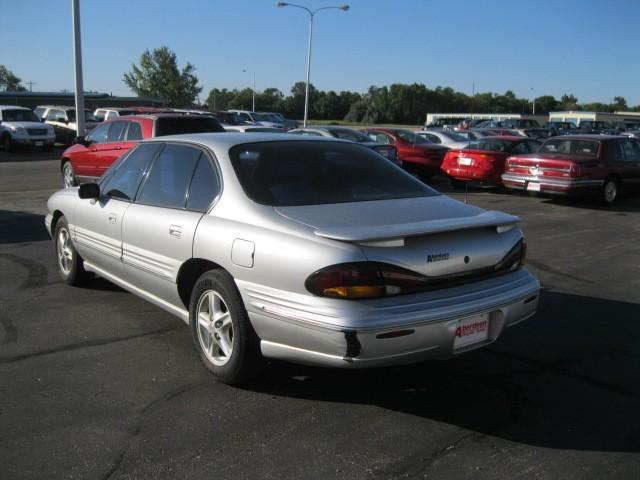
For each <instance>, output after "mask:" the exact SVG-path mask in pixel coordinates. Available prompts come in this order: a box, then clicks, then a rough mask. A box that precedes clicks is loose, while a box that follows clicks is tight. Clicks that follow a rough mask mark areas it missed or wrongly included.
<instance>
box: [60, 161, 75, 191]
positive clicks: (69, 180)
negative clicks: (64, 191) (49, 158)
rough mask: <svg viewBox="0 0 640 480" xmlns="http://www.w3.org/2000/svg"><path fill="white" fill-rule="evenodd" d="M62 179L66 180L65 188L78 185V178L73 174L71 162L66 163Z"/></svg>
mask: <svg viewBox="0 0 640 480" xmlns="http://www.w3.org/2000/svg"><path fill="white" fill-rule="evenodd" d="M62 179H63V182H64V188H69V187H75V186H76V179H75V177H74V176H73V168H72V167H71V163H70V162H67V163H65V164H64V167H63V169H62Z"/></svg>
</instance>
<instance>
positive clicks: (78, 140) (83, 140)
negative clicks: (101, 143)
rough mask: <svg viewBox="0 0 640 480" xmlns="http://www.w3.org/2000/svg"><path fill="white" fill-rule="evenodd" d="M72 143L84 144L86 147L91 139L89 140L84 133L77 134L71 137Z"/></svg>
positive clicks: (90, 142)
mask: <svg viewBox="0 0 640 480" xmlns="http://www.w3.org/2000/svg"><path fill="white" fill-rule="evenodd" d="M72 143H73V144H74V145H84V146H85V147H88V146H89V145H91V144H92V143H93V142H92V141H91V140H89V139H88V138H87V137H85V136H84V135H79V136H77V137H76V138H74V139H73V142H72Z"/></svg>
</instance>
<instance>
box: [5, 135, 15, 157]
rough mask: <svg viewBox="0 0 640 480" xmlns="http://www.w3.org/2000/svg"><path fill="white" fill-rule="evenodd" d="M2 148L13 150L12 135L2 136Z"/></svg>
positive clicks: (7, 150)
mask: <svg viewBox="0 0 640 480" xmlns="http://www.w3.org/2000/svg"><path fill="white" fill-rule="evenodd" d="M2 148H3V150H4V151H5V152H7V153H9V152H12V151H13V140H12V139H11V135H4V136H3V137H2Z"/></svg>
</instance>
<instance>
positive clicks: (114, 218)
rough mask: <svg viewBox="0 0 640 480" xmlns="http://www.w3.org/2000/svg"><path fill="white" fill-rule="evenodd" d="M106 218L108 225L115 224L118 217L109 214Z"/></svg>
mask: <svg viewBox="0 0 640 480" xmlns="http://www.w3.org/2000/svg"><path fill="white" fill-rule="evenodd" d="M107 218H108V219H109V223H116V221H117V220H118V216H117V215H116V214H115V213H110V214H109V215H108V216H107Z"/></svg>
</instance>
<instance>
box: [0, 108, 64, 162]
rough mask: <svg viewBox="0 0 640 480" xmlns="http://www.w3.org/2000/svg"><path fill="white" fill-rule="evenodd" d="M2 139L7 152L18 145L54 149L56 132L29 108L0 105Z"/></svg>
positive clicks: (0, 138) (0, 133) (0, 132)
mask: <svg viewBox="0 0 640 480" xmlns="http://www.w3.org/2000/svg"><path fill="white" fill-rule="evenodd" d="M0 141H1V143H2V146H3V148H4V151H5V152H10V151H11V150H13V148H14V147H15V146H17V145H25V146H30V147H41V148H43V149H45V150H52V149H53V144H54V143H55V141H56V134H55V132H54V130H53V127H51V126H49V125H45V124H44V123H42V122H41V121H40V119H39V118H38V116H37V115H36V114H35V113H33V112H32V111H31V110H29V109H28V108H24V107H16V106H12V105H0Z"/></svg>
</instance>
